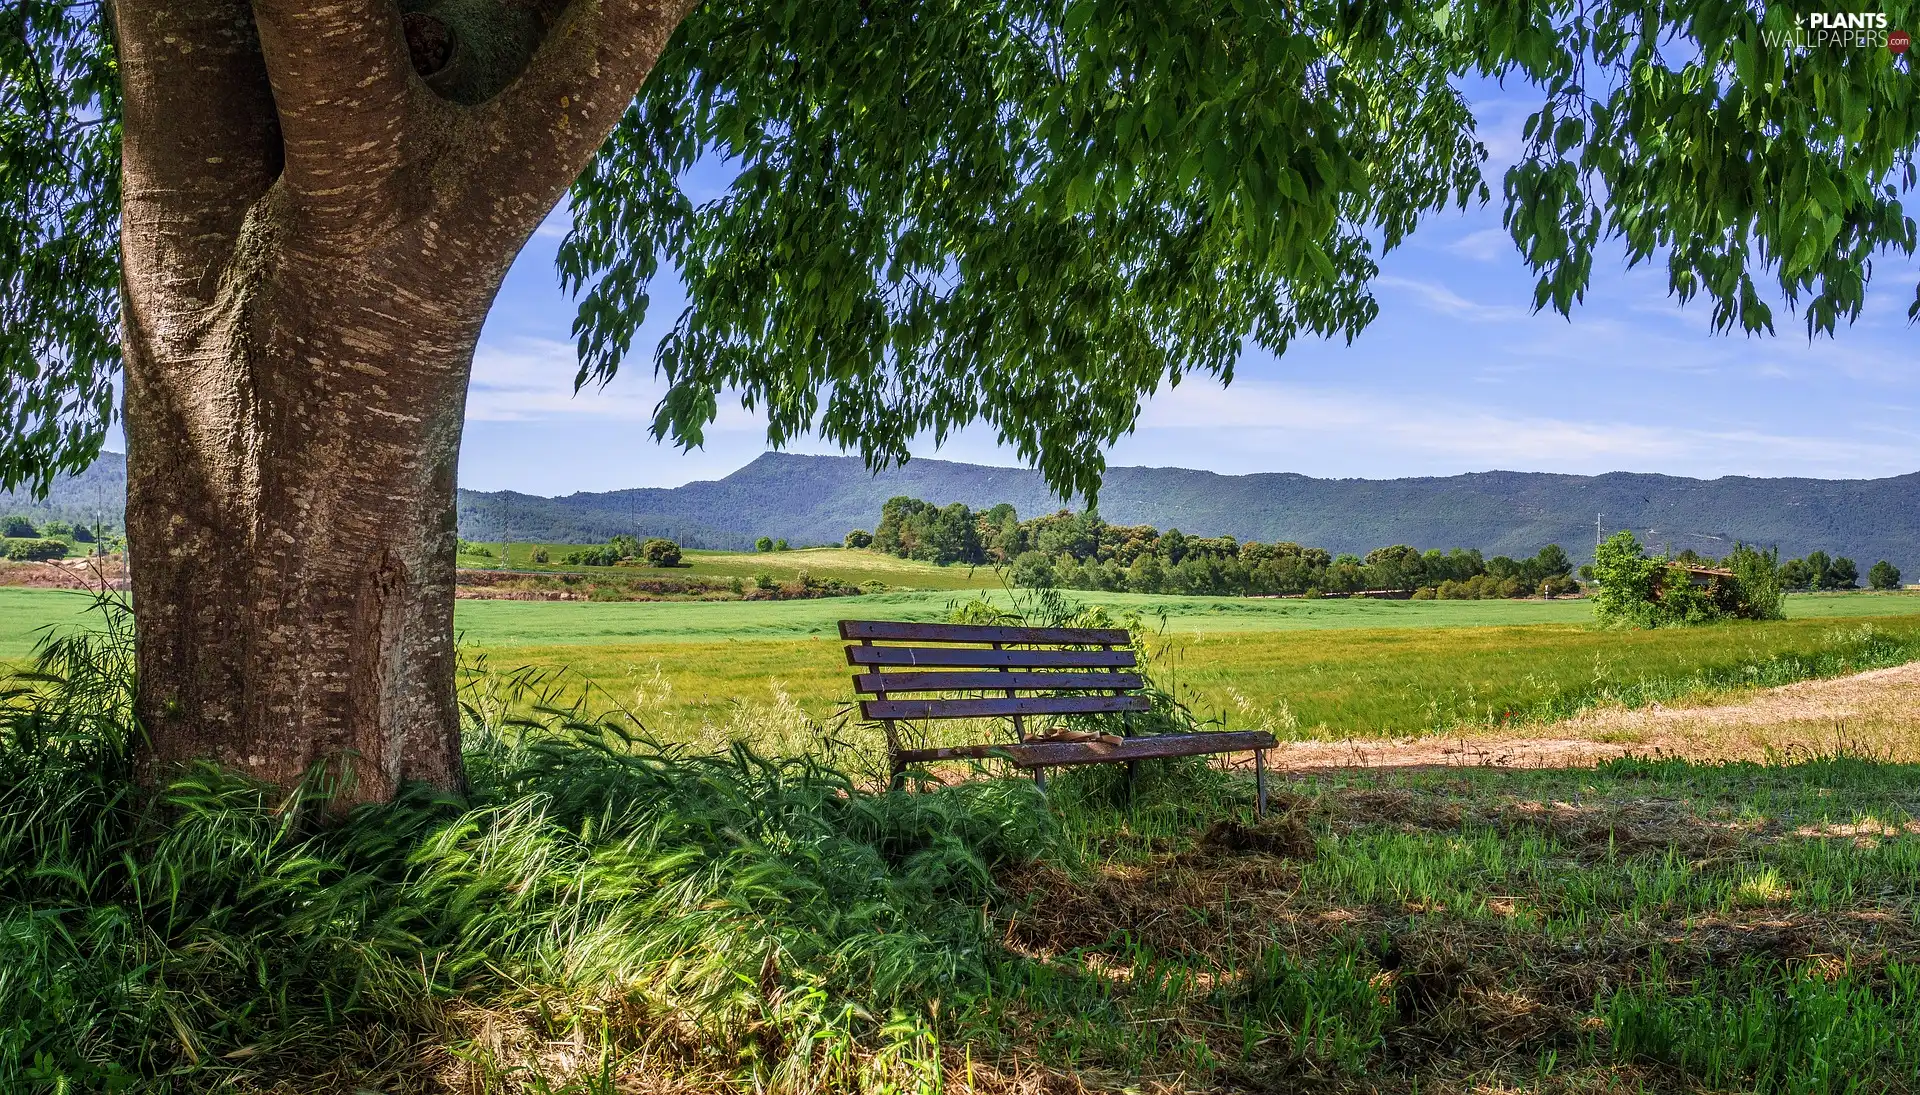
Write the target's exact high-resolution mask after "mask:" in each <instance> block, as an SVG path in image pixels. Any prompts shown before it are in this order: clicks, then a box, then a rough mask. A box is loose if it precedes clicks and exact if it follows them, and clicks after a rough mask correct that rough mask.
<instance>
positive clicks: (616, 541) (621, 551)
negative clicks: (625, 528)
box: [607, 532, 640, 559]
mask: <svg viewBox="0 0 1920 1095" xmlns="http://www.w3.org/2000/svg"><path fill="white" fill-rule="evenodd" d="M607 549H608V550H609V551H611V552H613V557H614V558H615V559H636V558H639V556H640V538H639V537H637V536H628V535H627V534H626V533H624V532H623V533H621V534H620V535H618V536H615V537H613V538H612V539H610V540H608V541H607Z"/></svg>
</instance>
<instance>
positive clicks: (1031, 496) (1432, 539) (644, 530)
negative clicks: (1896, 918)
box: [0, 453, 1920, 576]
mask: <svg viewBox="0 0 1920 1095" xmlns="http://www.w3.org/2000/svg"><path fill="white" fill-rule="evenodd" d="M123 459H124V458H122V457H121V456H119V455H118V454H114V453H108V454H106V455H104V456H103V457H102V458H101V459H100V461H99V462H98V463H96V464H95V465H94V467H93V468H90V469H89V470H88V471H87V472H86V473H85V474H83V475H82V476H80V477H78V478H68V479H62V480H61V481H59V482H58V483H57V484H56V485H55V488H54V491H53V493H52V495H50V496H49V498H48V499H47V501H46V502H45V503H41V504H37V505H29V504H28V503H27V502H26V500H25V499H24V498H22V497H10V496H7V495H0V511H4V512H12V511H15V510H20V511H25V512H28V513H29V514H33V513H40V514H43V515H49V516H61V517H64V518H65V519H68V520H75V519H83V520H88V521H91V520H92V519H93V517H92V514H93V512H94V511H95V510H96V509H99V508H101V507H102V506H103V505H108V506H110V512H109V513H108V514H107V515H106V516H107V520H109V521H110V522H111V523H114V524H117V523H118V520H119V512H118V510H119V506H118V499H119V498H120V497H121V496H122V495H123V493H124V490H125V469H124V463H123ZM897 494H906V495H912V496H914V497H917V498H923V499H926V500H927V501H930V502H935V503H939V504H943V505H944V504H946V503H949V502H965V503H966V504H968V505H969V506H972V507H975V508H984V507H987V506H991V505H994V504H996V503H999V502H1011V503H1012V504H1013V506H1014V508H1015V509H1017V510H1019V512H1020V514H1021V516H1023V517H1031V516H1034V515H1036V514H1039V513H1045V512H1049V511H1052V510H1055V509H1059V508H1061V507H1062V503H1061V502H1060V500H1059V499H1058V498H1057V497H1056V496H1055V495H1054V494H1053V493H1052V492H1051V491H1050V490H1048V489H1047V486H1046V484H1045V482H1044V481H1042V479H1041V478H1040V474H1039V473H1038V472H1035V471H1031V470H1028V469H1024V468H998V467H986V466H982V465H978V464H960V463H954V462H951V461H946V460H914V461H912V462H910V463H908V464H906V465H904V466H902V467H898V468H893V469H889V470H887V471H884V472H881V473H880V474H878V475H875V474H872V473H870V472H868V471H867V469H866V468H865V466H863V465H862V464H861V462H860V461H859V460H858V459H856V458H854V457H840V456H796V455H791V454H786V453H767V454H765V455H762V456H760V457H759V458H757V459H755V460H754V461H753V462H752V463H750V464H748V465H747V466H745V467H743V468H741V469H740V470H738V471H736V472H734V473H733V474H731V475H728V476H727V477H725V478H724V479H718V480H713V481H705V482H697V483H688V484H686V485H685V486H681V487H670V488H660V487H648V488H636V489H632V490H617V491H606V492H601V493H578V494H570V495H567V496H565V497H558V498H546V497H541V496H537V495H529V494H519V493H515V492H511V491H469V490H462V491H461V492H460V501H459V506H460V534H461V535H462V536H464V537H466V538H468V539H470V540H502V539H513V540H520V541H538V542H547V543H590V542H598V541H602V540H605V539H607V538H608V537H610V536H612V535H614V534H615V533H622V532H627V533H635V534H638V535H643V536H670V537H672V538H674V539H676V540H679V541H680V542H681V543H682V544H684V545H686V546H688V547H712V548H746V547H751V546H752V544H753V541H754V539H755V538H756V537H759V536H770V537H774V538H776V539H785V540H787V541H789V542H790V543H792V544H793V545H794V546H795V547H799V546H802V545H807V544H823V543H836V544H837V543H839V542H840V539H841V537H843V536H845V535H846V533H847V530H849V529H853V528H866V529H871V528H872V527H873V526H874V524H875V523H876V522H878V521H879V519H880V506H881V504H882V503H883V502H885V501H886V500H887V499H888V498H891V497H893V496H894V495H897ZM103 499H105V500H106V501H105V502H103ZM1099 501H1100V512H1101V515H1102V516H1103V517H1105V518H1106V519H1107V520H1108V521H1111V522H1114V523H1116V524H1123V525H1135V524H1146V525H1153V526H1155V527H1157V528H1160V529H1163V530H1164V529H1169V528H1178V529H1180V530H1181V531H1182V532H1185V533H1188V534H1190V535H1201V536H1221V535H1232V536H1236V537H1239V538H1240V539H1242V540H1249V539H1252V540H1269V541H1270V540H1293V541H1297V542H1299V543H1302V544H1308V545H1312V546H1316V547H1323V548H1326V549H1328V550H1329V551H1334V552H1343V551H1350V552H1354V553H1356V554H1364V553H1365V552H1367V551H1368V550H1370V549H1372V548H1376V547H1380V546H1383V545H1386V544H1398V543H1405V544H1412V545H1414V546H1416V547H1420V548H1430V547H1438V548H1453V547H1475V548H1479V549H1480V550H1481V551H1483V552H1485V553H1486V554H1488V555H1489V556H1491V555H1496V554H1504V555H1515V556H1518V555H1522V554H1526V555H1531V554H1532V553H1534V552H1535V551H1538V550H1539V549H1540V548H1541V547H1542V546H1543V545H1546V544H1549V543H1558V544H1560V545H1561V546H1563V547H1565V548H1566V549H1567V551H1568V553H1569V554H1572V555H1574V556H1575V557H1576V558H1584V557H1587V556H1589V555H1590V554H1591V552H1592V546H1593V540H1594V533H1595V518H1596V516H1597V517H1598V518H1599V527H1600V528H1601V529H1602V530H1604V531H1607V532H1612V531H1613V530H1616V529H1622V528H1625V529H1632V530H1633V531H1634V532H1635V533H1637V534H1638V535H1639V536H1640V537H1641V539H1642V540H1643V541H1645V542H1647V543H1648V544H1649V545H1650V546H1651V547H1652V548H1653V549H1654V550H1656V551H1659V550H1666V549H1668V548H1671V549H1672V550H1675V551H1678V550H1680V549H1682V548H1693V549H1694V550H1696V551H1699V552H1701V553H1702V554H1711V555H1724V554H1725V553H1726V551H1727V550H1728V549H1729V548H1731V547H1732V546H1733V544H1734V543H1735V542H1737V541H1745V542H1747V543H1750V544H1759V545H1762V546H1777V547H1778V548H1779V549H1780V552H1781V555H1782V557H1783V558H1786V557H1793V556H1799V555H1804V554H1806V553H1807V552H1808V551H1811V550H1813V549H1815V548H1820V549H1823V550H1825V551H1827V552H1829V553H1830V554H1833V555H1846V556H1849V557H1851V558H1853V559H1854V560H1856V561H1857V562H1858V563H1859V564H1860V566H1861V569H1862V570H1865V569H1866V567H1867V566H1869V565H1870V564H1872V563H1873V562H1874V561H1875V560H1878V559H1887V560H1890V561H1891V562H1893V563H1894V565H1896V566H1898V567H1900V568H1901V570H1903V571H1906V572H1907V573H1908V574H1910V575H1915V576H1920V473H1916V474H1912V475H1902V476H1895V477H1893V478H1888V479H1756V478H1748V477H1744V476H1726V477H1723V478H1720V479H1687V478H1681V477H1678V476H1670V475H1652V474H1643V473H1633V472H1613V473H1609V474H1606V475H1591V476H1587V475H1553V474H1547V473H1542V472H1510V471H1490V472H1477V473H1473V474H1469V475H1452V476H1444V477H1423V478H1412V479H1314V478H1310V477H1308V476H1304V475H1295V474H1291V473H1285V472H1275V473H1261V474H1253V475H1220V474H1216V473H1214V472H1206V471H1193V470H1190V469H1186V468H1112V469H1109V470H1108V472H1107V475H1106V480H1105V485H1104V486H1103V487H1102V488H1101V492H1100V500H1099Z"/></svg>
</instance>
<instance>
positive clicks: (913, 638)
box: [840, 620, 1129, 646]
mask: <svg viewBox="0 0 1920 1095" xmlns="http://www.w3.org/2000/svg"><path fill="white" fill-rule="evenodd" d="M840 637H841V638H843V639H877V640H881V641H889V642H918V643H1050V644H1056V645H1062V646H1125V645H1126V644H1127V642H1128V641H1129V636H1128V635H1127V630H1126V629H1125V628H1123V627H1003V626H1000V625H998V624H912V623H896V622H893V621H890V620H841V621H840Z"/></svg>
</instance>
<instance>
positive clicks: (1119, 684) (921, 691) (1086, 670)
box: [840, 620, 1274, 814]
mask: <svg viewBox="0 0 1920 1095" xmlns="http://www.w3.org/2000/svg"><path fill="white" fill-rule="evenodd" d="M840 637H841V638H842V639H845V640H847V642H848V644H849V645H848V646H847V664H848V665H851V666H853V667H854V668H855V669H856V670H857V672H855V673H854V675H853V687H854V691H855V692H857V693H859V694H860V695H861V696H863V697H864V696H871V697H873V698H872V699H862V700H861V701H860V713H861V715H862V716H863V717H865V718H867V719H869V720H872V721H875V722H879V723H881V724H883V725H884V726H885V727H886V731H887V751H888V754H889V758H890V761H891V771H892V777H893V785H894V786H896V787H898V786H899V785H900V784H901V783H902V781H903V780H904V779H905V775H906V770H907V766H908V765H911V764H918V763H924V762H926V761H939V760H959V759H978V758H984V757H1004V758H1005V759H1007V760H1008V761H1011V762H1012V763H1013V764H1014V765H1015V766H1016V767H1019V768H1026V769H1031V770H1033V773H1034V779H1035V780H1036V781H1038V782H1040V783H1041V784H1042V785H1043V786H1044V784H1045V776H1044V770H1045V769H1047V768H1050V767H1054V766H1057V765H1063V764H1117V763H1125V764H1126V765H1127V774H1128V777H1129V780H1131V778H1132V776H1133V774H1134V772H1135V771H1136V765H1137V764H1138V762H1139V761H1142V760H1146V759H1150V758H1156V757H1188V756H1198V755H1201V754H1207V753H1239V752H1246V751H1249V750H1250V751H1252V753H1253V772H1254V796H1255V800H1256V805H1257V808H1258V810H1259V812H1260V813H1262V814H1264V813H1265V812H1266V808H1267V769H1266V750H1268V749H1270V748H1272V747H1273V745H1274V738H1273V735H1272V734H1269V733H1266V732H1265V731H1258V730H1243V731H1219V732H1207V733H1192V734H1154V735H1146V736H1140V737H1135V736H1134V734H1133V725H1132V723H1133V720H1132V716H1133V715H1134V714H1135V713H1138V712H1143V711H1146V710H1147V709H1148V707H1149V701H1148V699H1147V697H1146V696H1145V695H1143V694H1141V693H1142V690H1143V689H1144V688H1145V687H1146V681H1145V680H1144V679H1143V678H1142V677H1141V676H1140V674H1139V672H1137V671H1136V669H1135V659H1134V656H1133V651H1132V650H1131V649H1130V648H1129V636H1128V634H1127V632H1126V631H1125V629H1123V628H1104V627H1001V626H996V625H982V624H909V623H888V622H884V621H872V620H842V621H840ZM882 644H885V645H882ZM929 693H933V694H935V695H929ZM940 693H947V694H948V695H939V694H940ZM952 693H960V695H951V694H952ZM1061 715H1120V716H1121V719H1122V722H1121V725H1122V729H1123V732H1122V733H1121V734H1119V735H1109V734H1101V735H1094V734H1078V735H1060V734H1055V733H1049V732H1046V728H1042V729H1041V730H1040V731H1039V732H1032V728H1031V726H1030V723H1031V722H1032V721H1034V720H1045V719H1048V718H1049V717H1051V716H1061ZM979 718H1009V719H1011V720H1012V721H1013V733H1014V739H1015V740H1014V741H1012V742H994V743H982V744H976V745H954V746H943V747H939V748H929V749H908V748H904V747H902V745H901V744H900V734H899V729H898V724H899V723H901V722H916V721H932V720H938V719H979Z"/></svg>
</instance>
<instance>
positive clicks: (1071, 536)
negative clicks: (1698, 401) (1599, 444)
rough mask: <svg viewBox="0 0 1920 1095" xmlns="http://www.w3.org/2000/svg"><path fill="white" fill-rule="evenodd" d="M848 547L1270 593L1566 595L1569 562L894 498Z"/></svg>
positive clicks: (1018, 578) (1022, 575) (1044, 582)
mask: <svg viewBox="0 0 1920 1095" xmlns="http://www.w3.org/2000/svg"><path fill="white" fill-rule="evenodd" d="M845 542H846V545H847V546H848V547H854V548H859V547H871V548H872V549H873V550H875V551H882V552H886V553H888V554H890V555H896V556H899V557H901V558H904V559H920V560H924V561H926V562H931V563H941V564H948V563H965V564H970V565H976V566H977V565H1005V566H1009V567H1010V568H1011V570H1012V577H1013V581H1014V582H1015V584H1017V585H1021V586H1026V587H1029V588H1041V587H1053V586H1058V587H1064V588H1070V589H1092V590H1126V591H1129V592H1135V593H1213V594H1239V595H1274V594H1282V595H1284V594H1304V593H1314V592H1319V593H1357V592H1360V591H1363V590H1394V591H1400V592H1407V593H1412V594H1413V595H1415V596H1422V597H1444V598H1479V597H1515V596H1530V595H1533V594H1535V593H1542V592H1545V593H1549V594H1559V593H1573V592H1577V591H1578V589H1579V583H1577V582H1576V581H1574V580H1573V577H1572V571H1573V564H1572V561H1571V560H1570V559H1568V558H1567V553H1566V552H1565V551H1563V550H1562V549H1561V548H1560V546H1559V545H1557V544H1552V545H1548V546H1547V547H1546V548H1544V549H1542V550H1541V551H1540V553H1539V554H1538V555H1535V556H1533V557H1531V558H1527V559H1510V558H1507V557H1506V556H1503V555H1502V556H1495V557H1493V558H1492V559H1487V558H1485V557H1483V556H1482V555H1481V553H1480V552H1479V551H1477V550H1474V549H1463V548H1455V549H1454V550H1452V551H1449V552H1443V551H1440V550H1438V549H1432V550H1428V551H1424V552H1423V551H1420V550H1419V549H1417V548H1413V547H1409V546H1407V545H1405V544H1395V545H1393V546H1391V547H1383V548H1378V549H1376V550H1374V551H1371V552H1369V553H1367V555H1366V556H1365V557H1364V558H1362V557H1360V556H1357V555H1335V554H1333V553H1331V552H1328V551H1326V550H1325V549H1322V548H1313V547H1303V546H1301V545H1300V544H1296V543H1292V542H1289V541H1282V542H1278V543H1261V542H1258V541H1247V542H1245V543H1242V542H1241V541H1239V540H1237V539H1235V538H1234V537H1232V536H1188V535H1186V534H1185V533H1182V532H1181V531H1180V530H1179V529H1168V530H1167V531H1166V532H1164V533H1163V532H1161V531H1160V530H1159V529H1156V528H1154V527H1152V526H1151V525H1111V524H1108V523H1107V522H1105V521H1104V520H1102V519H1101V517H1100V515H1099V514H1098V513H1097V512H1095V511H1091V510H1088V511H1083V512H1079V513H1075V512H1073V511H1070V510H1061V511H1059V512H1057V513H1051V514H1047V515H1045V516H1042V517H1035V518H1031V519H1028V520H1025V521H1022V520H1020V517H1019V514H1018V513H1016V512H1015V510H1014V508H1013V506H1011V505H1008V504H1006V503H1001V504H1000V505H997V506H994V507H992V508H990V509H985V510H978V511H976V510H973V509H970V508H969V507H968V506H966V505H965V504H963V503H959V502H955V503H952V504H950V505H946V506H936V505H933V504H932V503H929V502H926V501H923V500H921V499H918V498H909V497H906V496H904V495H903V496H898V497H895V498H891V499H889V500H888V501H887V503H886V505H885V506H883V507H882V508H881V512H880V524H879V526H878V527H877V528H876V529H874V531H873V532H872V533H868V532H867V531H866V530H864V529H855V530H853V531H852V532H850V533H848V534H847V538H846V541H845Z"/></svg>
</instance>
